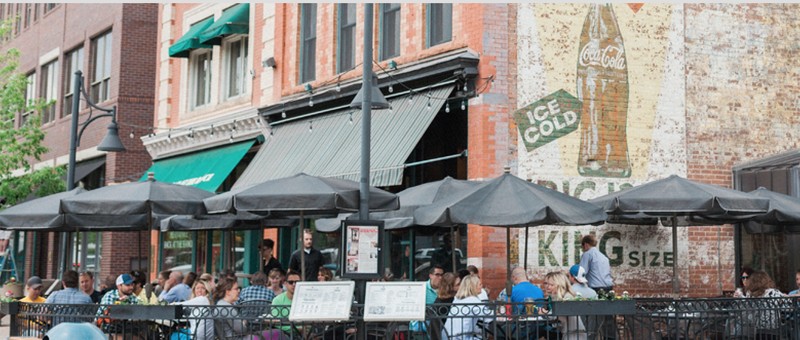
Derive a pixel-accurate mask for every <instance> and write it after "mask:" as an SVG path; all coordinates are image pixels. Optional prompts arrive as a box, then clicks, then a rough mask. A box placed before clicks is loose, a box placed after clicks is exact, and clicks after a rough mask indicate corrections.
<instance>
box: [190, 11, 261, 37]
mask: <svg viewBox="0 0 800 340" xmlns="http://www.w3.org/2000/svg"><path fill="white" fill-rule="evenodd" d="M249 31H250V4H238V5H236V6H233V7H231V8H228V9H226V10H225V11H223V12H222V16H220V17H219V20H217V21H215V22H214V24H213V25H211V26H210V27H208V28H206V29H205V30H204V31H203V32H202V33H200V42H201V43H203V44H210V45H220V44H222V38H224V37H226V36H229V35H231V34H247V33H248V32H249Z"/></svg>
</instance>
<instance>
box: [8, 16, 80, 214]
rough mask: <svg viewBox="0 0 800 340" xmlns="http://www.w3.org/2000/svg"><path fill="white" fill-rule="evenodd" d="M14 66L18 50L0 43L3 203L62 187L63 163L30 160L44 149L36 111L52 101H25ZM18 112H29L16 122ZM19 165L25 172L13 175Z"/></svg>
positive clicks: (23, 82)
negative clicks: (43, 164)
mask: <svg viewBox="0 0 800 340" xmlns="http://www.w3.org/2000/svg"><path fill="white" fill-rule="evenodd" d="M10 27H11V25H10V22H8V21H7V22H4V23H2V24H0V37H5V36H6V34H7V33H8V32H9V28H10ZM18 66H19V51H18V50H16V49H6V50H2V47H0V197H3V198H5V204H4V206H6V207H8V206H11V205H14V204H16V203H18V202H19V201H22V200H24V199H26V198H27V197H29V196H30V195H31V194H33V195H36V196H40V197H41V196H46V195H49V194H52V193H56V192H59V191H64V190H65V184H64V181H63V179H62V178H61V176H62V175H63V174H64V172H65V170H64V167H44V168H40V169H36V170H34V169H33V164H35V163H36V162H37V161H40V160H41V156H42V155H43V154H45V153H46V152H47V147H45V146H44V145H43V141H44V136H45V134H44V132H43V131H42V129H41V124H42V123H41V117H40V115H39V114H38V113H39V112H41V110H42V109H43V108H46V107H47V106H49V105H53V103H52V102H49V103H47V102H43V101H42V100H38V101H35V102H32V103H27V102H26V100H25V88H26V87H27V85H28V80H27V77H26V76H25V75H24V74H21V73H19V72H18V70H17V68H18ZM21 112H33V113H32V114H30V115H28V117H29V118H27V119H26V121H25V122H24V123H22V124H19V121H18V120H17V116H18V114H19V113H21ZM18 125H19V126H18ZM19 169H23V170H24V173H25V174H24V175H22V176H14V173H15V171H18V170H19Z"/></svg>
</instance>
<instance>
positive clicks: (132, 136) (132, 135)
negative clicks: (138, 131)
mask: <svg viewBox="0 0 800 340" xmlns="http://www.w3.org/2000/svg"><path fill="white" fill-rule="evenodd" d="M130 137H131V139H133V138H134V137H136V136H135V135H134V134H133V130H131V134H130Z"/></svg>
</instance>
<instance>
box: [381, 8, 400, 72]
mask: <svg viewBox="0 0 800 340" xmlns="http://www.w3.org/2000/svg"><path fill="white" fill-rule="evenodd" d="M380 20H381V22H380V25H381V33H380V41H379V44H380V60H386V59H389V58H394V57H397V56H399V55H400V4H381V16H380Z"/></svg>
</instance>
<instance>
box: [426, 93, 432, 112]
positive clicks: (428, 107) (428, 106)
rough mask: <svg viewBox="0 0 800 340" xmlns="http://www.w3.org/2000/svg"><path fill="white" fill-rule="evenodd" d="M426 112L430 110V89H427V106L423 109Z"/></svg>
mask: <svg viewBox="0 0 800 340" xmlns="http://www.w3.org/2000/svg"><path fill="white" fill-rule="evenodd" d="M425 108H426V109H427V110H428V111H430V110H431V89H430V88H428V105H427V106H426V107H425Z"/></svg>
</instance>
